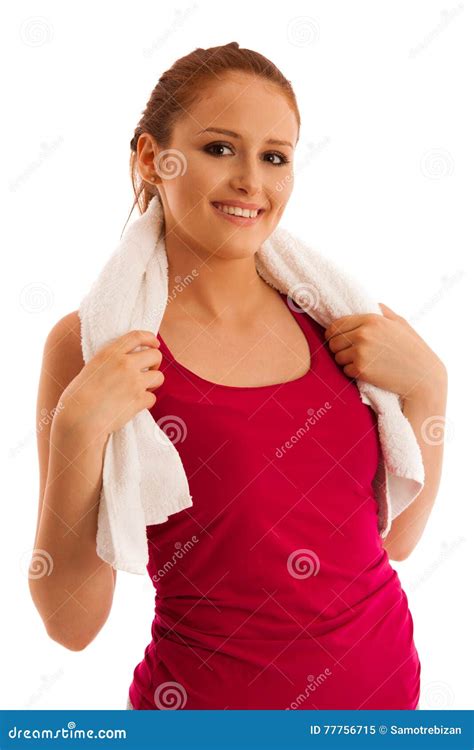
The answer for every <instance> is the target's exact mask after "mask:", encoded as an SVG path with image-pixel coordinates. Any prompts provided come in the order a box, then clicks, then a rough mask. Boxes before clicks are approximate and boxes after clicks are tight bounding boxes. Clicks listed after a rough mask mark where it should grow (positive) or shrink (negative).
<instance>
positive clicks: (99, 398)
mask: <svg viewBox="0 0 474 750" xmlns="http://www.w3.org/2000/svg"><path fill="white" fill-rule="evenodd" d="M159 346H160V342H159V341H158V339H157V338H156V336H155V335H154V334H153V333H151V331H142V330H134V331H129V332H128V333H126V334H124V335H123V336H119V337H118V338H117V339H114V341H113V342H112V343H110V344H107V345H106V346H104V347H103V348H102V349H100V350H99V351H98V352H97V353H96V354H95V355H94V356H93V357H92V358H91V359H90V360H89V362H88V363H87V364H86V365H84V367H83V368H82V370H81V371H80V373H79V374H78V375H77V376H76V377H75V378H74V379H73V380H71V382H70V383H69V385H68V386H67V388H65V390H64V391H63V393H62V395H61V397H60V399H59V403H58V407H57V410H56V413H55V417H54V419H55V420H57V419H59V421H60V423H61V424H62V425H66V426H67V429H68V430H70V429H76V428H81V429H82V428H84V429H85V430H86V431H87V433H88V434H89V435H93V436H98V435H101V436H103V437H104V438H107V437H108V435H110V434H111V433H113V432H115V431H116V430H119V429H120V428H121V427H123V425H124V424H125V423H126V422H128V421H129V420H130V419H132V417H134V416H135V414H137V413H138V412H139V411H142V409H150V408H151V407H152V406H153V405H154V404H155V402H156V396H155V394H154V393H152V391H153V390H155V389H157V388H159V387H160V386H161V385H162V384H163V381H164V375H163V373H162V372H161V371H160V370H159V366H160V364H161V360H162V354H161V352H160V350H159ZM136 347H147V348H146V349H144V350H141V351H136V352H135V351H133V350H134V349H135V348H136ZM144 368H148V371H146V370H145V371H143V369H144Z"/></svg>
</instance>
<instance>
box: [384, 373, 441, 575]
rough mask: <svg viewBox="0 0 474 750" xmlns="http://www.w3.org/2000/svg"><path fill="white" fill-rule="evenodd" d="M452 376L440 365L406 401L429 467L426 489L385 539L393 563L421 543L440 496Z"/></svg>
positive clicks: (395, 522)
mask: <svg viewBox="0 0 474 750" xmlns="http://www.w3.org/2000/svg"><path fill="white" fill-rule="evenodd" d="M447 394H448V376H447V372H446V369H445V368H444V365H442V364H441V363H440V368H439V372H438V371H437V373H436V377H435V378H433V379H430V381H429V383H428V382H427V383H426V384H425V385H422V387H420V389H419V390H417V392H416V393H413V394H412V395H409V396H407V397H406V398H405V399H404V404H403V413H404V414H405V416H406V418H407V419H408V421H409V422H410V424H411V426H412V427H413V430H414V432H415V435H416V438H417V441H418V444H419V446H420V449H421V453H422V458H423V464H424V467H425V486H424V487H423V489H422V491H421V492H420V494H419V495H418V497H416V498H415V500H413V502H412V503H411V504H410V505H409V506H408V508H406V509H405V510H404V511H403V512H402V513H400V515H399V516H397V517H396V518H395V519H394V521H393V523H392V526H391V528H390V531H389V533H388V534H387V536H386V537H385V539H384V540H383V546H384V548H385V549H386V550H387V552H388V555H389V557H390V558H391V559H393V560H405V559H406V558H407V557H408V556H409V555H410V553H411V552H412V551H413V549H414V548H415V547H416V545H417V544H418V542H419V540H420V538H421V535H422V533H423V531H424V528H425V526H426V523H427V521H428V518H429V516H430V513H431V511H432V509H433V505H434V502H435V499H436V495H437V493H438V488H439V484H440V481H441V470H442V464H443V447H444V440H443V438H444V420H445V415H446V403H447Z"/></svg>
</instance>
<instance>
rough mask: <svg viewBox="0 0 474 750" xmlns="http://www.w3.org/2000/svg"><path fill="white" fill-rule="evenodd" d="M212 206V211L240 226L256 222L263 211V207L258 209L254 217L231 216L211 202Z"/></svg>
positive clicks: (251, 224)
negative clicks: (260, 209)
mask: <svg viewBox="0 0 474 750" xmlns="http://www.w3.org/2000/svg"><path fill="white" fill-rule="evenodd" d="M211 206H212V208H213V209H214V212H215V213H216V214H218V215H219V216H222V218H223V219H227V221H231V222H232V223H233V224H237V225H238V226H240V227H246V226H253V225H254V224H256V223H257V221H258V220H259V219H260V217H261V216H263V214H264V213H265V209H264V210H263V211H260V212H259V213H258V214H257V216H255V217H254V218H250V217H247V216H232V215H231V214H226V213H225V212H224V211H221V210H220V209H219V208H216V207H215V205H214V204H213V203H211Z"/></svg>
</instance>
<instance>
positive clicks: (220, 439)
mask: <svg viewBox="0 0 474 750" xmlns="http://www.w3.org/2000/svg"><path fill="white" fill-rule="evenodd" d="M299 131H300V116H299V111H298V107H297V104H296V100H295V96H294V93H293V90H292V87H291V85H290V83H289V81H287V80H286V79H285V78H284V76H283V75H282V74H281V73H280V71H279V70H278V69H277V68H276V67H275V66H274V65H273V64H272V63H271V62H270V61H269V60H267V59H266V58H264V57H262V56H261V55H260V54H258V53H256V52H253V51H250V50H245V49H241V48H239V46H238V44H236V43H232V44H227V45H225V46H221V47H215V48H211V49H206V50H204V49H197V50H195V51H194V52H192V53H191V54H189V55H188V56H186V57H184V58H182V59H180V60H178V61H177V62H176V63H175V64H174V65H173V66H172V68H171V69H170V70H168V71H166V72H165V73H164V74H163V75H162V77H161V78H160V81H159V82H158V84H157V86H156V87H155V89H154V90H153V92H152V94H151V97H150V99H149V101H148V104H147V106H146V108H145V110H144V112H143V114H142V117H141V120H140V122H139V124H138V127H137V128H136V130H135V134H134V137H133V139H132V141H131V149H132V154H131V173H132V178H133V185H134V190H135V197H136V201H135V204H134V205H136V204H138V206H139V209H140V211H141V212H143V211H144V210H146V208H147V206H148V203H149V201H150V200H151V198H152V197H153V196H155V195H158V196H159V198H160V200H161V202H162V205H163V211H164V217H165V229H166V233H165V238H166V251H167V256H168V261H169V285H170V286H169V300H168V304H167V307H166V311H165V314H164V318H163V321H162V324H161V326H160V330H159V332H157V333H156V336H155V335H153V334H150V333H148V332H145V331H143V332H130V333H129V334H126V335H125V336H123V337H121V338H119V339H118V340H117V341H116V342H114V344H113V345H110V346H108V347H105V348H104V350H102V351H101V352H99V354H98V355H96V357H94V358H93V359H92V360H91V361H90V362H88V364H87V365H85V364H84V362H83V360H82V354H81V348H80V325H79V320H78V315H77V311H76V312H73V313H71V314H70V315H68V316H66V317H65V318H63V319H62V320H61V321H59V323H58V324H57V325H56V326H55V327H54V328H53V330H52V331H51V333H50V334H49V336H48V339H47V342H46V346H45V354H44V362H43V370H42V375H41V381H40V389H39V396H38V409H39V410H41V409H45V408H46V409H47V410H49V409H51V408H53V409H54V407H55V406H56V405H58V404H59V405H60V406H61V408H58V409H57V411H56V413H55V416H54V419H53V422H52V424H51V426H50V430H49V431H48V430H42V431H41V433H39V435H38V441H39V442H38V444H39V458H40V476H41V488H40V506H39V513H38V529H37V534H36V540H35V552H36V551H38V550H40V551H47V552H48V554H49V555H50V556H51V558H52V559H53V560H54V567H53V569H52V571H50V575H48V576H43V577H38V576H36V577H32V580H31V581H30V588H31V592H32V596H33V599H34V601H35V604H36V606H37V608H38V611H39V612H40V614H41V616H42V618H43V620H44V622H45V625H46V628H47V631H48V634H49V635H50V636H51V637H52V638H53V639H54V640H56V641H58V642H60V643H62V644H64V646H66V647H67V648H70V649H74V650H78V649H82V648H85V646H86V645H87V644H88V643H90V641H91V640H92V639H93V638H94V637H95V635H96V634H97V632H98V631H99V630H100V628H101V627H102V626H103V624H104V622H105V621H106V619H107V616H108V614H109V611H110V607H111V604H112V599H113V592H114V586H115V577H116V571H115V570H114V569H112V568H111V567H110V566H109V565H108V564H107V563H104V561H102V560H101V559H100V558H99V557H98V556H97V554H96V549H95V540H96V531H97V509H98V498H99V492H100V487H101V473H102V462H103V455H104V447H105V444H106V441H107V437H108V435H109V434H110V433H112V432H114V431H115V430H117V429H119V428H120V427H121V426H122V425H123V424H125V423H126V422H127V421H128V420H129V419H131V418H132V417H133V416H134V414H136V413H137V412H138V411H140V410H141V409H144V408H148V409H150V410H151V413H152V415H153V416H154V418H155V419H156V420H158V419H159V420H162V421H161V422H160V424H161V425H162V427H163V424H164V423H165V422H166V421H167V422H168V425H169V427H170V430H171V431H173V434H174V442H175V444H176V448H177V449H178V450H179V452H180V456H181V459H182V462H183V466H184V468H185V470H186V473H187V477H188V480H189V485H190V492H191V495H192V497H193V506H192V507H191V508H188V509H186V510H184V511H181V512H179V513H176V514H174V515H173V516H171V517H170V518H169V519H168V521H167V522H166V523H163V524H159V525H156V526H149V527H147V536H148V544H149V564H148V572H149V574H150V577H151V579H152V581H153V584H154V586H155V589H156V598H155V616H154V619H153V623H152V628H151V634H152V638H151V641H150V643H149V644H148V645H147V647H146V649H145V653H144V658H143V660H142V661H141V662H140V663H139V664H138V665H137V666H136V668H135V670H134V675H133V680H132V682H131V685H130V689H129V701H128V707H129V708H135V709H151V710H153V709H170V708H171V709H174V708H176V709H242V708H244V709H260V708H263V709H286V708H288V709H292V708H296V709H315V708H316V709H414V708H416V707H417V704H418V699H419V693H420V662H419V659H418V653H417V650H416V647H415V644H414V640H413V622H412V618H411V614H410V611H409V608H408V602H407V598H406V595H405V592H404V591H403V589H402V587H401V585H400V581H399V578H398V576H397V573H396V571H395V570H394V569H393V568H392V567H391V565H390V561H389V559H390V558H391V559H395V560H402V559H404V558H405V557H406V556H407V555H408V554H409V553H410V552H411V550H412V549H413V548H414V546H415V545H416V544H417V542H418V540H419V538H420V536H421V534H422V532H423V529H424V527H425V524H426V521H427V519H428V516H429V513H430V510H431V508H432V505H433V502H434V499H435V497H436V493H437V489H438V484H439V479H440V474H441V462H442V442H441V441H439V440H438V441H428V440H423V439H422V438H423V434H422V428H423V425H424V424H425V423H426V419H427V417H429V416H431V415H433V414H435V415H438V419H442V415H443V414H444V409H445V401H446V391H447V376H446V370H445V368H444V366H443V364H442V363H441V362H440V360H439V358H438V357H437V356H436V355H435V354H434V353H433V352H432V351H431V350H430V349H429V347H428V346H427V345H426V344H425V342H423V341H422V339H420V337H419V336H418V335H417V334H416V333H415V331H413V329H412V328H411V327H410V326H409V325H408V323H407V322H406V321H405V320H404V319H403V318H400V317H399V316H398V315H396V314H395V313H393V312H392V311H391V310H389V308H386V307H384V308H383V312H384V315H383V316H380V315H377V316H375V315H355V316H348V317H347V318H344V319H341V321H340V324H339V325H338V322H337V321H336V322H335V323H334V324H333V325H331V326H330V328H329V329H327V330H324V329H323V328H322V327H321V326H320V325H318V324H317V323H316V322H315V321H314V320H313V319H312V318H311V317H310V316H308V315H307V314H306V313H305V312H304V311H303V310H302V309H301V308H299V307H298V306H297V305H296V304H295V301H294V300H291V299H289V298H286V297H285V296H284V295H282V294H280V293H279V292H278V291H276V290H275V289H273V288H272V287H270V286H269V285H268V284H266V283H265V282H264V280H263V279H262V278H261V277H260V276H259V275H258V274H257V272H256V268H255V254H256V252H257V250H258V249H259V247H260V246H261V244H262V243H263V242H264V241H265V239H266V238H267V237H268V236H269V235H270V234H271V233H272V232H273V230H274V229H275V228H276V227H277V225H278V223H279V221H280V219H281V217H282V214H283V212H284V210H285V207H286V204H287V203H288V200H289V198H290V195H291V192H292V189H293V178H294V172H293V163H294V158H295V148H296V145H297V142H298V139H299ZM305 210H311V201H310V200H308V201H307V202H306V206H305ZM139 343H142V344H145V345H146V346H148V347H149V348H148V349H147V350H145V351H140V352H133V353H132V350H133V349H134V348H135V347H136V346H137V344H139ZM130 363H132V364H130ZM150 365H151V367H152V369H150V370H149V371H147V372H143V371H142V369H143V368H144V367H150ZM355 377H361V378H362V379H365V380H367V381H369V382H373V383H375V384H376V385H379V386H380V387H383V388H387V389H388V390H392V391H393V392H396V393H399V394H400V395H402V396H403V398H404V411H405V414H406V415H407V418H408V419H409V420H410V422H411V424H412V426H413V429H414V431H415V433H416V435H417V437H418V438H419V442H420V447H421V449H422V453H423V461H424V464H425V473H426V483H425V487H424V489H423V491H422V492H421V493H420V495H419V496H418V497H417V498H416V499H415V500H414V501H413V503H412V504H411V505H410V506H409V507H408V508H407V509H406V510H405V511H403V512H402V513H401V514H400V515H399V516H398V517H397V518H396V519H395V520H394V522H393V525H392V528H391V530H390V532H389V534H388V535H387V536H386V537H385V538H384V539H383V540H382V538H381V536H380V533H379V531H378V525H377V502H376V500H375V496H374V490H373V481H374V475H375V470H376V467H377V464H378V461H379V459H380V455H381V454H380V445H379V440H378V432H377V422H376V415H375V414H374V412H373V411H372V410H371V409H370V408H369V407H368V406H367V405H365V404H364V403H363V402H362V401H361V399H360V396H359V392H358V388H357V384H356V383H355V382H354V381H353V379H354V378H355ZM132 392H133V393H138V394H139V395H138V396H137V397H136V398H135V399H134V400H133V401H131V400H130V393H132ZM157 492H159V487H157Z"/></svg>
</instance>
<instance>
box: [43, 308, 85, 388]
mask: <svg viewBox="0 0 474 750" xmlns="http://www.w3.org/2000/svg"><path fill="white" fill-rule="evenodd" d="M43 358H44V361H45V364H47V365H51V366H52V367H53V369H54V372H55V373H56V374H57V375H60V383H61V385H63V383H64V382H66V384H67V383H68V382H69V381H70V380H72V378H74V377H75V376H76V375H77V374H78V373H79V372H80V370H81V369H82V368H83V367H84V364H85V363H84V358H83V354H82V345H81V320H80V317H79V310H73V312H70V313H67V314H66V315H64V316H63V317H62V318H60V319H59V320H58V321H57V322H56V323H55V324H54V325H53V327H52V328H51V330H50V331H49V333H48V335H47V337H46V342H45V345H44V352H43ZM64 387H65V386H64Z"/></svg>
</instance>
